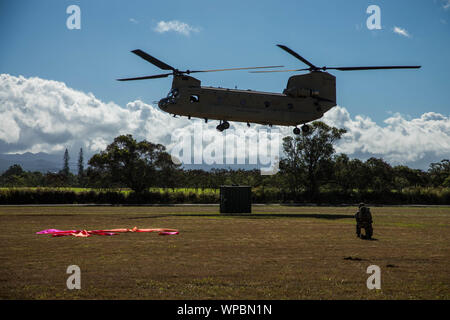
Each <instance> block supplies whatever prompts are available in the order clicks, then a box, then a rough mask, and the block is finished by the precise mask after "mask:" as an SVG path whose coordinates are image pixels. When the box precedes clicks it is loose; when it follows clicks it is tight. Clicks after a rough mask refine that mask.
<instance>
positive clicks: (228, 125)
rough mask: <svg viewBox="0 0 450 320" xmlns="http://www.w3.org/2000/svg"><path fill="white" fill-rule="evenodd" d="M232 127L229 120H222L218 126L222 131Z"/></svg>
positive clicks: (218, 129)
mask: <svg viewBox="0 0 450 320" xmlns="http://www.w3.org/2000/svg"><path fill="white" fill-rule="evenodd" d="M229 127H230V123H229V122H228V121H223V122H221V123H220V124H219V125H218V126H217V127H216V129H217V131H220V132H222V131H223V130H227V129H228V128H229Z"/></svg>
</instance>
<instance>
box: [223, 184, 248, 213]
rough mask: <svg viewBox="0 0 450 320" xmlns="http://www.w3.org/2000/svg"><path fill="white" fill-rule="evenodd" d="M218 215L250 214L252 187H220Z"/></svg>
mask: <svg viewBox="0 0 450 320" xmlns="http://www.w3.org/2000/svg"><path fill="white" fill-rule="evenodd" d="M220 213H221V214H239V213H252V187H249V186H221V187H220Z"/></svg>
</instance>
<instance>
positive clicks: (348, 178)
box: [0, 121, 450, 202]
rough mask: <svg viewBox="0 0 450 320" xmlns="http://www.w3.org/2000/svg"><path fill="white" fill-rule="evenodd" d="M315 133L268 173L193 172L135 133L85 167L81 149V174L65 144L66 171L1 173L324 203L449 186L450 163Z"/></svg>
mask: <svg viewBox="0 0 450 320" xmlns="http://www.w3.org/2000/svg"><path fill="white" fill-rule="evenodd" d="M311 126H312V130H310V132H309V133H307V134H303V135H299V136H295V137H291V136H287V137H285V138H284V139H283V151H284V156H283V157H282V159H281V160H280V163H279V172H278V173H277V174H274V175H261V173H260V171H259V170H257V169H254V170H244V169H237V170H232V169H217V168H214V169H211V170H209V171H206V170H199V169H197V170H186V169H183V168H182V167H181V166H180V165H176V164H174V163H173V162H172V160H171V156H170V155H169V153H168V152H167V151H166V148H165V147H164V146H163V145H161V144H154V143H152V142H149V141H145V140H143V141H136V140H135V139H134V138H133V137H132V136H131V135H121V136H118V137H116V138H115V139H114V141H113V142H112V143H111V144H110V145H108V146H107V147H106V148H105V150H103V151H101V152H99V153H97V154H95V155H93V156H92V157H91V158H90V159H89V161H88V163H87V167H86V168H85V166H84V159H83V150H82V149H80V152H79V158H78V172H77V173H72V172H70V170H69V153H68V150H67V149H66V150H65V153H64V157H63V166H62V169H61V170H60V171H59V172H54V173H51V172H47V173H41V172H28V171H24V170H23V169H22V168H21V167H20V166H19V165H13V166H11V167H10V168H9V169H8V170H6V171H5V172H4V173H3V174H2V175H1V176H0V186H2V187H83V188H86V187H89V188H96V189H109V190H111V189H117V188H129V189H131V190H133V191H134V192H135V193H143V192H146V191H148V190H149V188H165V189H167V188H169V189H173V190H175V189H176V188H190V189H194V190H205V189H217V188H219V187H220V186H221V185H232V184H237V185H250V186H252V187H253V188H254V189H256V190H258V192H260V193H261V192H262V193H264V192H274V191H276V192H278V193H280V194H282V196H280V197H281V198H285V199H291V200H298V199H300V198H301V199H306V200H308V201H312V202H314V201H320V200H321V199H320V198H321V195H322V194H323V193H327V192H328V193H329V192H335V193H336V192H337V193H340V194H350V193H352V192H365V193H367V192H377V193H392V192H394V193H395V192H397V193H401V192H404V191H405V190H408V189H411V188H439V189H447V188H449V187H450V161H449V160H448V159H444V160H442V161H440V162H438V163H431V164H430V166H429V168H428V170H426V171H425V170H420V169H412V168H409V167H407V166H404V165H397V166H391V165H390V164H389V163H387V162H386V161H384V160H383V159H381V158H370V159H368V160H366V161H362V160H359V159H350V158H349V157H348V156H347V155H345V154H336V152H335V149H334V144H335V143H336V142H337V141H338V140H339V139H340V138H341V137H342V135H343V134H344V133H345V132H346V131H345V130H344V129H338V128H335V127H330V126H328V125H326V124H325V123H323V122H320V121H316V122H313V123H312V124H311Z"/></svg>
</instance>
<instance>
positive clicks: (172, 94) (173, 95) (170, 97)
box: [167, 89, 179, 103]
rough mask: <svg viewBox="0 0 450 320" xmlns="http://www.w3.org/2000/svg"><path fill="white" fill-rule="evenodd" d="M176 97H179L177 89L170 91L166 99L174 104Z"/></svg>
mask: <svg viewBox="0 0 450 320" xmlns="http://www.w3.org/2000/svg"><path fill="white" fill-rule="evenodd" d="M178 96H179V91H178V89H172V90H171V91H170V92H169V94H168V95H167V99H168V100H169V102H170V103H175V102H176V99H177V98H178Z"/></svg>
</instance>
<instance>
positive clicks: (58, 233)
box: [36, 227, 179, 238]
mask: <svg viewBox="0 0 450 320" xmlns="http://www.w3.org/2000/svg"><path fill="white" fill-rule="evenodd" d="M125 232H158V234H159V235H160V236H165V235H175V234H179V232H178V230H177V229H165V228H154V229H139V228H138V227H134V228H133V229H126V228H123V229H107V230H58V229H46V230H42V231H39V232H36V234H51V235H52V237H63V236H74V237H82V238H87V237H90V236H91V235H97V236H115V235H118V234H120V233H125Z"/></svg>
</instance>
